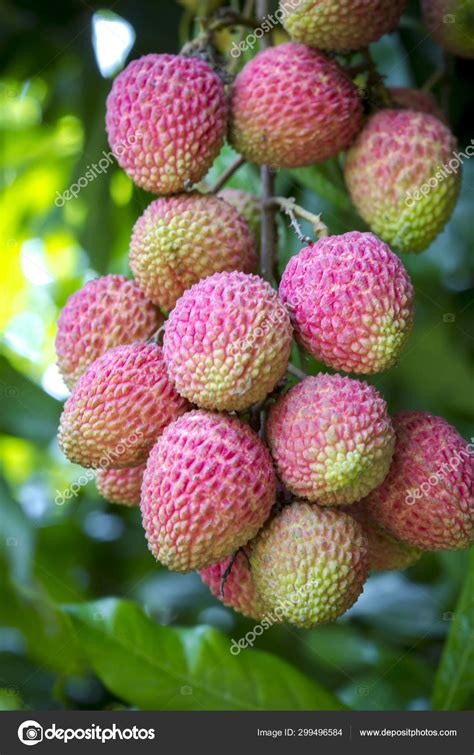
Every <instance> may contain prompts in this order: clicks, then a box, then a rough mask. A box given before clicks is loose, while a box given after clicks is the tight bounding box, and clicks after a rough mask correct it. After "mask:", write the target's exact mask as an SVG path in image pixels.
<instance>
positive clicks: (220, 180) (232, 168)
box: [209, 155, 245, 194]
mask: <svg viewBox="0 0 474 755" xmlns="http://www.w3.org/2000/svg"><path fill="white" fill-rule="evenodd" d="M244 163H245V157H244V156H243V155H239V157H237V158H236V159H235V160H234V162H233V163H232V164H231V165H229V167H228V168H227V170H225V171H224V173H223V174H222V176H220V178H218V180H217V181H216V183H215V184H214V186H213V187H212V188H211V189H209V193H210V194H217V192H218V191H220V190H221V189H222V187H223V186H224V184H225V183H227V181H228V180H229V178H231V176H233V175H234V173H235V172H236V171H237V170H238V169H239V168H240V167H241V166H242V165H243V164H244Z"/></svg>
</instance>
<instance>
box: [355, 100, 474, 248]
mask: <svg viewBox="0 0 474 755" xmlns="http://www.w3.org/2000/svg"><path fill="white" fill-rule="evenodd" d="M455 149H456V141H455V139H454V137H453V135H452V133H451V131H450V130H449V128H448V127H447V126H446V125H445V124H444V123H441V121H439V120H438V119H437V118H434V117H433V116H432V115H429V114H427V113H415V112H414V111H412V110H382V111H380V112H379V113H376V114H375V115H373V116H372V117H371V118H370V119H369V120H368V122H367V124H366V126H365V128H364V129H363V130H362V132H361V133H360V134H359V136H358V138H357V139H356V141H355V143H354V145H353V147H352V148H351V149H350V150H349V152H348V155H347V162H346V168H345V178H346V184H347V187H348V189H349V192H350V195H351V198H352V201H353V202H354V204H355V206H356V208H357V210H358V211H359V213H360V214H361V215H362V217H363V218H364V220H365V221H366V222H367V223H368V224H369V225H370V227H371V229H372V230H373V231H374V233H376V234H377V235H378V236H380V237H381V238H382V239H384V241H386V242H387V243H388V244H390V246H391V247H392V248H393V249H397V250H399V251H401V252H421V251H423V250H424V249H426V248H427V247H428V246H429V245H430V244H431V242H432V241H433V240H434V239H435V238H436V236H437V235H438V234H439V233H440V232H441V231H442V229H443V227H444V226H445V224H446V223H447V222H448V220H449V218H450V216H451V213H452V211H453V209H454V206H455V204H456V201H457V197H458V194H459V187H460V182H461V175H460V166H459V164H458V161H457V160H456V159H455V157H454V153H455ZM451 160H454V163H452V164H451V165H450V161H451ZM445 165H447V166H448V168H447V169H445V168H444V166H445ZM453 168H454V170H453Z"/></svg>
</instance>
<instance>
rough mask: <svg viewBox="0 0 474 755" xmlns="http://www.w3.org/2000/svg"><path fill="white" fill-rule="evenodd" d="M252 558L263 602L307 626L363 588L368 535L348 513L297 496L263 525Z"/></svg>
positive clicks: (330, 617) (329, 616)
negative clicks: (300, 499)
mask: <svg viewBox="0 0 474 755" xmlns="http://www.w3.org/2000/svg"><path fill="white" fill-rule="evenodd" d="M250 563H251V568H252V577H253V580H254V582H255V586H256V588H257V592H258V594H259V595H260V596H261V598H262V599H263V600H264V602H265V604H266V605H268V606H269V608H270V609H271V610H272V611H273V612H274V613H275V614H276V615H277V616H279V617H280V618H281V619H284V620H285V619H286V620H287V621H289V622H291V623H292V624H296V626H298V627H306V628H308V629H310V628H311V627H315V626H317V625H318V624H324V623H327V622H331V621H335V620H336V619H337V618H338V617H339V616H341V615H342V614H343V613H345V612H346V611H347V610H348V609H349V608H350V607H351V606H352V605H353V604H354V603H355V601H356V600H357V598H358V597H359V595H360V594H361V593H362V591H363V587H364V583H365V581H366V579H367V575H368V570H369V562H368V557H367V538H366V536H365V534H364V531H363V529H362V527H361V526H360V524H359V523H358V522H357V521H356V520H355V519H354V518H353V517H351V516H349V514H346V513H345V512H343V511H340V510H335V509H322V508H320V507H319V506H316V505H310V504H308V503H304V502H302V501H295V502H294V503H292V504H291V505H289V506H285V507H284V508H283V509H282V511H281V513H280V514H278V515H277V516H275V517H274V518H273V519H271V520H270V521H269V522H268V524H267V525H266V526H265V527H264V528H263V530H262V532H261V533H260V534H259V536H258V538H257V539H256V541H255V544H254V549H253V552H252V554H251V556H250Z"/></svg>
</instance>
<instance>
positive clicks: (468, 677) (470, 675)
mask: <svg viewBox="0 0 474 755" xmlns="http://www.w3.org/2000/svg"><path fill="white" fill-rule="evenodd" d="M473 680H474V550H473V551H472V553H471V563H470V567H469V571H468V574H467V577H466V581H465V583H464V587H463V591H462V593H461V597H460V598H459V602H458V604H457V606H456V609H455V611H454V619H453V623H452V625H451V630H450V632H449V635H448V638H447V640H446V643H445V646H444V651H443V655H442V658H441V663H440V666H439V669H438V673H437V675H436V679H435V685H434V692H433V708H436V709H437V710H462V709H463V708H464V707H465V706H466V704H467V703H468V702H469V700H470V698H471V697H472V696H473V694H474V682H473Z"/></svg>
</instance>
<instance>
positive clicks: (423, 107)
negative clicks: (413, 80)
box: [388, 87, 448, 124]
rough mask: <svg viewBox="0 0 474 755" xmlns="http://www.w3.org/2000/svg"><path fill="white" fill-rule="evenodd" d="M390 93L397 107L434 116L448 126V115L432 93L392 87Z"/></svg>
mask: <svg viewBox="0 0 474 755" xmlns="http://www.w3.org/2000/svg"><path fill="white" fill-rule="evenodd" d="M388 91H389V92H390V95H391V97H392V99H393V101H394V103H395V105H400V107H403V108H406V109H407V110H415V111H416V112H419V113H429V115H434V117H435V118H438V119H439V120H440V121H443V123H446V124H448V119H447V118H446V115H445V114H444V113H443V111H442V110H441V108H440V106H439V105H438V103H437V102H436V100H435V98H434V97H433V95H432V94H431V92H426V91H425V90H424V89H412V88H411V87H390V88H389V90H388Z"/></svg>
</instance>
